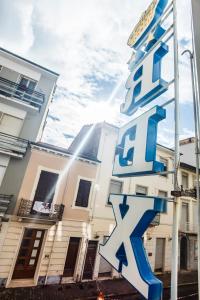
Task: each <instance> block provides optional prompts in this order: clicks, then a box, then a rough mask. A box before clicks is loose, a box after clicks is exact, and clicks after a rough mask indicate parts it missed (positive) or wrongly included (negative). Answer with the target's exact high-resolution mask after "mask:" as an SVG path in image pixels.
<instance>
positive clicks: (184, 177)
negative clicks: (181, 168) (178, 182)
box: [182, 172, 188, 190]
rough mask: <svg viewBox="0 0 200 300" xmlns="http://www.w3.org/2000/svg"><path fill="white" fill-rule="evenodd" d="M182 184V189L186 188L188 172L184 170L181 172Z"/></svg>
mask: <svg viewBox="0 0 200 300" xmlns="http://www.w3.org/2000/svg"><path fill="white" fill-rule="evenodd" d="M182 186H183V189H184V190H185V189H188V174H187V173H184V172H182Z"/></svg>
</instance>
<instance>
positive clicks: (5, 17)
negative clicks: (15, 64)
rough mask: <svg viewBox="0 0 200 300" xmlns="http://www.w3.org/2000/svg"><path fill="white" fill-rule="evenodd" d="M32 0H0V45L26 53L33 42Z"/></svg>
mask: <svg viewBox="0 0 200 300" xmlns="http://www.w3.org/2000/svg"><path fill="white" fill-rule="evenodd" d="M33 9H34V6H33V1H32V0H18V1H12V0H1V2H0V40H1V46H2V47H5V48H8V49H10V50H11V51H13V52H16V53H21V54H26V53H27V51H28V50H29V49H30V47H31V46H32V45H33V43H34V34H33V27H32V14H33Z"/></svg>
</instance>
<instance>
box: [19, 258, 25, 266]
mask: <svg viewBox="0 0 200 300" xmlns="http://www.w3.org/2000/svg"><path fill="white" fill-rule="evenodd" d="M17 265H22V266H23V265H25V259H18V260H17Z"/></svg>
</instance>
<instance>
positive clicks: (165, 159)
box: [160, 157, 168, 177]
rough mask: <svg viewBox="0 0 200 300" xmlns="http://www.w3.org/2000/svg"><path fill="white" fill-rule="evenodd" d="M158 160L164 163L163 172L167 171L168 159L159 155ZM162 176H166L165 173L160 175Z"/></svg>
mask: <svg viewBox="0 0 200 300" xmlns="http://www.w3.org/2000/svg"><path fill="white" fill-rule="evenodd" d="M160 162H161V163H163V164H164V172H167V171H168V159H167V158H164V157H160ZM161 176H163V177H167V174H163V175H161Z"/></svg>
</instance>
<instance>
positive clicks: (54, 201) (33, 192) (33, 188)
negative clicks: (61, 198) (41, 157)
mask: <svg viewBox="0 0 200 300" xmlns="http://www.w3.org/2000/svg"><path fill="white" fill-rule="evenodd" d="M42 171H46V172H50V173H55V174H58V180H57V182H58V181H59V177H60V174H61V170H56V169H51V168H46V167H44V166H41V165H40V166H38V168H37V173H36V176H35V180H34V183H33V186H32V191H31V195H30V200H31V201H32V202H33V201H34V197H35V193H36V189H37V186H38V183H39V180H40V175H41V173H42ZM58 191H59V185H58V184H56V188H55V193H54V197H53V200H52V203H51V205H54V204H55V203H56V202H57V198H58Z"/></svg>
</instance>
